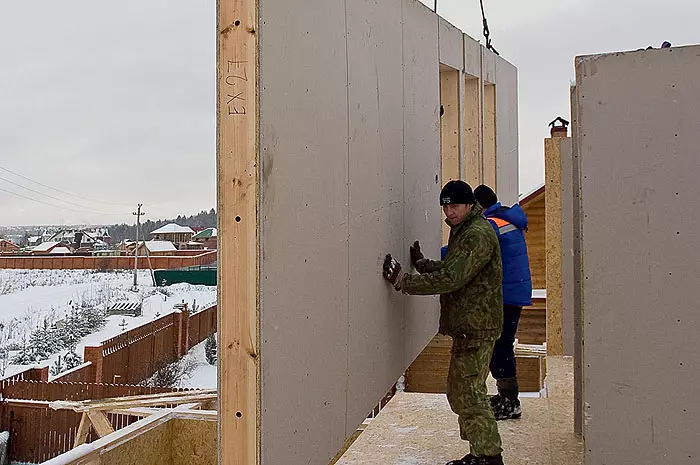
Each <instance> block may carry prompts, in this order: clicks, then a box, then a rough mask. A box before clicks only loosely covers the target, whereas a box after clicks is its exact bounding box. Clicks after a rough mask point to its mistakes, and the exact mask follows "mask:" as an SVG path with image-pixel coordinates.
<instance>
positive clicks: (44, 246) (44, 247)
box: [32, 241, 60, 252]
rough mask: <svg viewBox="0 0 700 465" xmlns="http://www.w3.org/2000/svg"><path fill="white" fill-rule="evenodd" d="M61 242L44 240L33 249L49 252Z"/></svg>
mask: <svg viewBox="0 0 700 465" xmlns="http://www.w3.org/2000/svg"><path fill="white" fill-rule="evenodd" d="M58 244H60V242H52V241H49V242H42V243H41V244H39V245H37V246H36V247H34V248H33V249H32V252H48V251H49V250H51V249H52V248H54V247H56V246H57V245H58Z"/></svg>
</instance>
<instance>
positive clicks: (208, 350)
mask: <svg viewBox="0 0 700 465" xmlns="http://www.w3.org/2000/svg"><path fill="white" fill-rule="evenodd" d="M204 356H205V357H206V358H207V363H209V365H216V360H217V358H218V349H217V347H216V335H214V334H212V335H210V336H209V337H208V338H207V342H205V343H204Z"/></svg>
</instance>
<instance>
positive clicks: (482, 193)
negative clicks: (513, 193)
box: [474, 184, 498, 209]
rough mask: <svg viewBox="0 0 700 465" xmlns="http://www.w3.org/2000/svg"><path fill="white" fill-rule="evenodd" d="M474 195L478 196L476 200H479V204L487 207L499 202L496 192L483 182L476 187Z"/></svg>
mask: <svg viewBox="0 0 700 465" xmlns="http://www.w3.org/2000/svg"><path fill="white" fill-rule="evenodd" d="M474 197H476V201H477V202H479V205H481V206H482V207H484V208H485V209H486V208H489V207H491V206H492V205H494V204H495V203H496V202H498V197H496V193H495V192H494V191H493V190H492V189H491V188H490V187H489V186H485V185H483V184H482V185H480V186H479V187H477V188H476V189H474Z"/></svg>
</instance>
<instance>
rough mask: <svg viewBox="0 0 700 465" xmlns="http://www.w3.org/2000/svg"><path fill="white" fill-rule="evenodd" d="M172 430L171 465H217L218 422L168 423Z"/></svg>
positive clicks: (176, 420)
mask: <svg viewBox="0 0 700 465" xmlns="http://www.w3.org/2000/svg"><path fill="white" fill-rule="evenodd" d="M167 424H168V428H169V429H170V438H171V440H170V448H169V452H168V453H169V454H172V461H171V462H170V465H192V464H197V465H216V463H217V455H216V449H217V442H216V429H217V424H216V421H207V420H181V419H172V420H169V421H168V423H167Z"/></svg>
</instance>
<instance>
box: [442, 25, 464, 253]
mask: <svg viewBox="0 0 700 465" xmlns="http://www.w3.org/2000/svg"><path fill="white" fill-rule="evenodd" d="M459 37H461V36H459ZM460 77H461V73H460V72H459V71H449V70H448V71H441V72H440V104H441V105H442V108H443V109H444V113H443V115H442V117H440V165H441V176H440V181H441V182H440V184H441V185H444V184H445V183H447V182H448V181H451V180H453V179H461V174H460V172H459V170H460V137H459V136H460V134H459V124H460V117H459V112H460V110H461V107H460V98H459V95H460V87H459V79H460ZM449 237H450V227H449V226H447V224H445V223H444V222H443V223H442V244H447V240H448V239H449Z"/></svg>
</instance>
